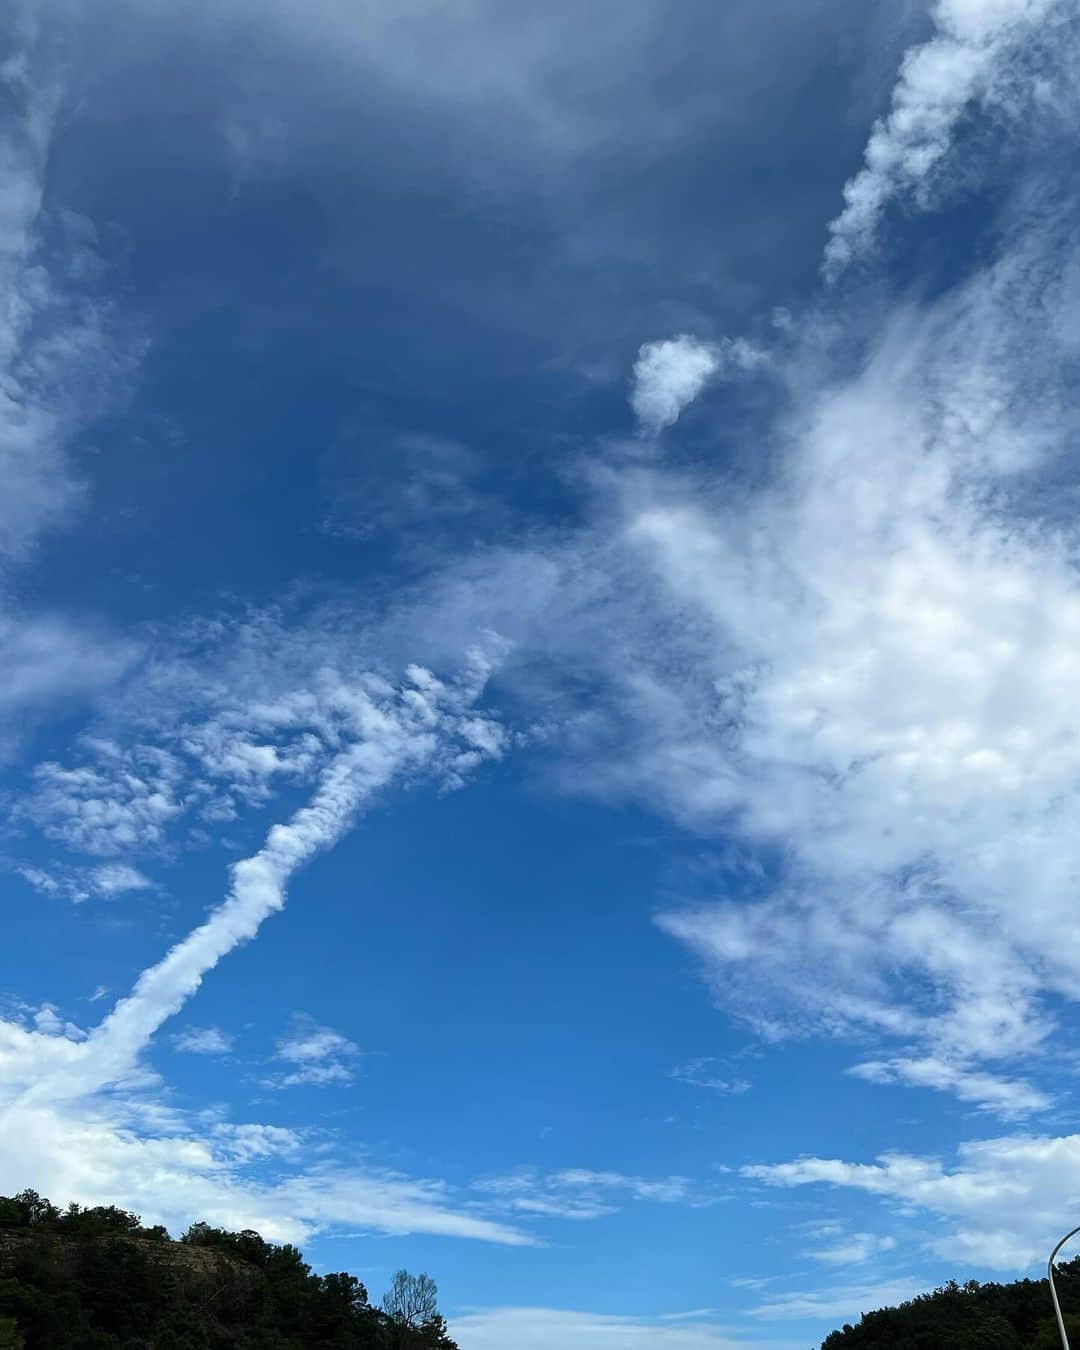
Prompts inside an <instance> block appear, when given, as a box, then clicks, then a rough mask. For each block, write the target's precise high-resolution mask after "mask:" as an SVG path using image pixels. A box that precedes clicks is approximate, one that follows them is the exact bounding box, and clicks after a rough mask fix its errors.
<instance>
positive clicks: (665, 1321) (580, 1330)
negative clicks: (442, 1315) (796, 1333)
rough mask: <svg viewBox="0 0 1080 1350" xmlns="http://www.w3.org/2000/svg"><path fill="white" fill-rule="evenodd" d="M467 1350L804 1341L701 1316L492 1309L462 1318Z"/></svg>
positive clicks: (762, 1345)
mask: <svg viewBox="0 0 1080 1350" xmlns="http://www.w3.org/2000/svg"><path fill="white" fill-rule="evenodd" d="M451 1332H452V1333H453V1336H454V1339H455V1340H456V1341H457V1342H458V1343H459V1345H460V1346H461V1350H503V1347H504V1346H508V1345H512V1346H514V1347H515V1350H550V1347H551V1346H554V1345H558V1346H560V1347H565V1350H638V1348H639V1347H640V1350H645V1348H646V1347H648V1350H750V1347H751V1346H753V1347H755V1350H796V1347H798V1346H801V1345H802V1344H803V1342H802V1341H786V1340H761V1339H759V1338H757V1337H755V1338H754V1339H753V1340H752V1341H750V1340H746V1339H744V1338H742V1337H740V1336H738V1335H737V1333H733V1332H731V1331H729V1330H727V1329H726V1328H724V1327H723V1326H719V1325H716V1324H715V1323H711V1322H709V1321H706V1320H705V1319H704V1317H703V1315H702V1314H701V1313H690V1314H676V1315H674V1316H672V1317H669V1318H663V1317H659V1318H655V1317H624V1316H616V1315H608V1314H604V1313H587V1312H571V1311H566V1310H560V1309H557V1308H486V1309H483V1310H480V1311H476V1312H470V1313H467V1314H466V1315H465V1316H464V1317H456V1318H454V1320H453V1325H452V1326H451Z"/></svg>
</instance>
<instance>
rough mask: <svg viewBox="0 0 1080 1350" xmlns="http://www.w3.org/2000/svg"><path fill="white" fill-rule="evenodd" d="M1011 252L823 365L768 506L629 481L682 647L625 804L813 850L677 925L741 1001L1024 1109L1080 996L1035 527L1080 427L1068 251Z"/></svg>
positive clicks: (1070, 680) (1045, 527) (658, 685)
mask: <svg viewBox="0 0 1080 1350" xmlns="http://www.w3.org/2000/svg"><path fill="white" fill-rule="evenodd" d="M1010 242H1011V243H1012V245H1013V247H1011V248H1010V249H1009V250H1007V251H1006V253H1005V254H1004V256H1003V257H1002V259H1001V260H1000V262H999V263H998V264H997V265H996V266H994V267H992V268H991V269H989V270H988V271H987V272H985V273H980V274H978V275H977V276H976V277H974V278H973V280H972V281H971V282H970V283H968V284H967V285H965V286H964V287H961V288H960V290H959V291H957V292H956V293H954V294H953V295H951V296H949V297H948V298H946V299H944V300H942V301H940V302H939V303H938V304H937V305H936V306H934V307H931V308H930V309H928V310H926V311H924V312H922V313H918V312H910V311H908V312H900V313H897V314H894V315H893V316H892V318H891V319H890V320H889V321H888V322H887V323H886V324H885V326H884V328H883V329H882V331H881V332H880V334H879V335H878V336H877V337H876V338H875V339H874V340H873V341H872V343H871V345H870V349H869V351H868V352H867V353H866V355H865V358H864V360H863V361H862V363H861V366H860V367H859V368H858V370H857V371H856V373H855V374H853V375H848V376H844V377H842V378H839V379H837V380H835V381H826V382H825V383H824V384H820V383H818V384H809V385H806V384H802V383H801V380H802V378H803V377H802V374H801V373H799V374H797V375H796V377H795V379H796V383H795V384H794V386H793V392H794V394H795V400H794V405H795V406H794V411H793V412H792V414H791V415H790V417H789V418H787V419H786V420H785V422H784V423H783V424H782V425H781V427H780V428H779V430H778V437H779V439H780V441H781V444H782V445H783V446H784V447H785V448H784V450H783V451H782V453H781V456H780V459H779V461H778V467H777V469H776V472H775V473H774V475H773V476H772V479H771V481H770V482H769V483H768V484H767V485H766V486H765V487H763V488H761V489H757V490H755V491H754V492H753V493H749V492H747V491H746V490H744V489H739V488H737V487H734V486H733V485H732V484H729V483H722V484H718V485H711V484H709V483H707V482H704V483H703V482H701V481H692V482H687V483H685V484H680V483H679V482H678V481H675V480H673V478H672V475H670V474H664V475H657V474H655V473H648V474H641V473H635V474H631V475H627V476H626V477H625V478H624V480H623V486H622V491H623V507H624V513H625V514H624V521H625V529H626V538H627V539H628V540H629V541H630V542H631V544H632V546H634V547H636V548H637V549H639V550H640V553H641V556H642V557H643V558H644V559H646V560H647V561H648V563H649V565H650V566H651V567H653V568H655V570H656V573H657V575H658V576H659V577H660V578H661V579H662V582H663V585H664V587H665V588H666V592H667V595H668V605H669V607H670V610H671V612H672V613H674V614H678V615H679V617H680V628H679V630H678V631H675V630H673V629H672V627H671V625H670V623H668V622H667V621H666V620H665V622H664V629H663V631H664V635H665V636H664V641H663V646H661V645H660V644H659V643H657V642H654V650H655V651H656V653H657V654H658V655H656V656H653V657H652V658H650V657H649V656H648V655H645V656H644V657H639V656H637V655H636V654H635V658H636V659H635V663H634V665H633V667H632V668H630V669H629V670H623V671H621V672H617V678H618V680H619V686H620V687H621V689H622V696H623V698H624V699H625V705H626V707H627V709H628V710H629V712H630V714H631V715H632V716H633V718H634V719H635V721H636V723H637V726H638V731H637V733H636V746H635V748H634V749H633V751H632V752H631V753H625V752H624V753H623V755H622V756H621V757H620V759H619V760H618V761H617V762H613V764H612V765H611V769H610V773H611V779H610V784H609V786H610V787H611V788H612V789H616V790H617V789H618V788H619V786H620V785H621V786H622V787H624V788H630V789H632V790H637V791H641V792H645V793H646V794H647V795H649V796H650V797H651V798H652V799H653V800H654V801H656V802H659V803H662V804H663V805H665V806H666V807H667V808H669V809H672V810H674V811H676V812H677V813H678V814H679V815H680V816H681V817H683V818H684V819H685V820H687V821H688V822H690V823H692V824H693V825H695V826H696V827H697V828H703V829H709V830H714V829H718V828H721V829H723V830H724V831H725V832H726V833H728V834H735V835H738V836H739V837H740V838H741V839H742V841H743V842H744V843H745V842H756V843H757V844H758V845H759V846H761V847H763V848H767V849H778V850H781V851H782V852H781V856H782V857H783V859H784V864H783V866H782V867H781V869H780V871H779V873H778V874H774V875H773V876H772V877H771V879H770V881H771V892H770V893H769V894H768V895H767V897H766V898H764V899H762V900H761V901H760V902H758V903H751V904H745V903H740V904H734V903H728V904H721V905H717V906H712V907H710V906H705V907H702V908H697V909H693V910H683V911H678V912H671V913H668V914H666V915H663V916H661V918H660V922H661V924H662V926H663V927H665V928H666V929H667V931H669V932H671V933H672V934H674V935H676V936H678V937H679V938H680V939H682V940H683V941H685V942H687V943H688V944H690V945H691V946H693V947H694V949H695V950H696V951H697V952H698V953H699V954H700V955H701V956H702V957H703V958H704V960H705V962H706V965H707V967H708V969H709V970H710V972H711V973H712V975H713V976H714V978H715V983H716V987H717V990H718V992H719V993H720V994H721V996H722V998H723V999H724V1000H725V1002H727V1003H728V1004H729V1005H734V1006H741V1007H743V1009H744V1010H745V1011H748V1012H749V1013H750V1015H751V1016H754V1017H756V1018H757V1020H758V1024H759V1025H760V1026H761V1027H762V1028H763V1029H766V1030H776V1029H778V1028H779V1027H780V1026H782V1025H783V1024H784V1023H785V1021H787V1024H788V1025H789V1026H790V1025H797V1024H799V1022H800V1019H803V1018H805V1017H807V1016H809V1018H810V1019H811V1020H812V1021H813V1020H816V1021H817V1024H818V1025H820V1026H825V1027H829V1028H832V1029H835V1030H839V1029H841V1028H844V1027H847V1028H851V1027H852V1026H855V1025H858V1026H861V1027H862V1028H863V1029H871V1030H876V1031H880V1032H885V1033H888V1034H890V1035H894V1036H898V1037H902V1038H907V1039H913V1040H915V1041H917V1042H919V1043H920V1044H921V1046H922V1047H923V1048H922V1049H921V1050H920V1051H919V1052H918V1053H916V1054H911V1055H906V1056H905V1057H904V1062H903V1063H900V1062H897V1063H894V1064H893V1065H892V1068H891V1069H889V1070H887V1071H886V1070H884V1069H882V1070H880V1071H878V1076H879V1077H883V1076H886V1073H887V1074H888V1076H892V1077H894V1078H895V1079H897V1080H904V1081H908V1082H913V1081H921V1082H923V1083H925V1084H926V1085H927V1086H933V1087H938V1088H951V1089H952V1090H955V1091H957V1092H958V1093H959V1095H961V1096H962V1097H964V1098H965V1099H967V1100H971V1101H975V1102H978V1103H980V1104H982V1105H984V1106H986V1107H989V1108H992V1109H998V1108H1000V1109H1002V1110H1004V1111H1012V1112H1015V1111H1019V1110H1024V1109H1027V1110H1032V1109H1037V1108H1038V1107H1040V1106H1042V1105H1045V1104H1046V1101H1047V1096H1046V1094H1044V1093H1041V1092H1039V1091H1038V1090H1037V1089H1034V1088H1030V1087H1027V1086H1024V1085H1023V1084H1021V1083H1019V1082H1018V1081H1016V1080H1015V1079H1012V1078H1011V1077H1009V1076H1008V1075H1006V1076H1005V1077H1004V1078H1001V1077H1000V1076H999V1078H998V1079H997V1080H995V1081H992V1080H991V1079H990V1078H988V1077H980V1076H979V1073H978V1072H977V1067H978V1062H979V1061H986V1060H999V1061H1000V1060H1007V1059H1008V1058H1009V1057H1010V1056H1016V1055H1020V1054H1026V1053H1029V1052H1031V1051H1032V1050H1034V1049H1036V1048H1037V1047H1038V1046H1039V1045H1040V1044H1041V1043H1042V1042H1043V1040H1044V1038H1045V1036H1046V1035H1047V1033H1048V1031H1049V1029H1050V1028H1051V1026H1052V1025H1053V1018H1052V1017H1051V1015H1050V1014H1049V1013H1048V1012H1047V1010H1046V1005H1045V1002H1044V996H1045V995H1046V994H1048V993H1049V994H1063V995H1065V996H1067V997H1074V996H1075V994H1076V993H1077V991H1078V990H1080V947H1077V946H1076V944H1074V943H1073V941H1072V939H1071V937H1070V933H1071V931H1072V928H1071V925H1070V923H1069V920H1068V913H1069V907H1070V905H1071V897H1072V894H1073V891H1074V889H1075V882H1076V879H1077V876H1078V875H1080V854H1078V853H1077V849H1076V844H1075V840H1076V838H1077V837H1078V836H1077V834H1076V823H1077V816H1078V813H1080V798H1078V797H1077V794H1076V791H1075V783H1076V782H1077V781H1078V777H1077V775H1078V771H1080V758H1078V755H1080V751H1078V750H1077V746H1078V744H1080V742H1078V740H1077V733H1076V727H1075V719H1074V714H1073V706H1072V699H1071V694H1070V690H1072V689H1073V688H1074V687H1075V685H1076V683H1077V681H1078V679H1080V666H1078V665H1077V660H1076V652H1077V650H1080V646H1078V637H1080V589H1078V587H1077V583H1076V577H1075V572H1074V569H1073V565H1072V562H1071V556H1072V549H1073V547H1074V545H1073V541H1072V539H1071V536H1070V534H1069V531H1068V526H1063V525H1061V524H1059V523H1057V522H1055V521H1054V520H1047V519H1045V518H1043V517H1040V516H1036V515H1035V514H1033V513H1032V511H1031V510H1030V503H1031V500H1032V498H1033V496H1034V495H1035V492H1034V488H1035V485H1037V483H1038V480H1039V475H1040V473H1041V472H1043V471H1044V470H1045V468H1046V466H1047V465H1050V464H1053V463H1054V462H1055V460H1056V458H1057V456H1058V455H1059V454H1061V453H1062V451H1063V449H1064V447H1065V446H1066V445H1067V443H1068V441H1069V437H1070V436H1071V428H1072V425H1073V418H1072V415H1071V413H1070V411H1069V404H1068V396H1067V389H1066V386H1065V384H1064V383H1063V382H1062V381H1061V379H1060V377H1059V375H1058V373H1057V372H1058V369H1059V366H1060V363H1061V362H1062V361H1063V360H1067V359H1068V353H1069V350H1070V347H1069V343H1070V342H1071V341H1072V339H1071V338H1066V340H1065V341H1064V342H1062V341H1061V339H1060V334H1061V333H1062V332H1063V331H1065V326H1064V309H1065V307H1066V306H1067V305H1068V303H1069V294H1068V287H1067V285H1064V286H1063V285H1062V284H1061V281H1060V263H1061V253H1060V247H1061V242H1062V241H1061V236H1060V234H1059V232H1058V229H1057V226H1056V225H1055V223H1054V222H1053V221H1050V222H1049V223H1048V224H1047V226H1046V227H1045V229H1044V230H1043V231H1040V232H1037V237H1032V238H1030V239H1028V240H1027V242H1025V243H1023V244H1021V243H1018V242H1016V241H1015V240H1013V241H1010ZM1010 502H1011V504H1012V505H1011V509H1010V505H1009V504H1010ZM644 593H645V592H644V591H643V592H642V594H644ZM659 622H660V620H657V623H658V624H659ZM644 648H645V644H644V642H643V643H642V649H643V650H644ZM624 650H625V648H624ZM625 746H626V741H625V739H624V751H625ZM824 972H828V974H827V975H826V974H825V973H824ZM890 1058H891V1057H890Z"/></svg>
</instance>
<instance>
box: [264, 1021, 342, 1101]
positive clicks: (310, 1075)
mask: <svg viewBox="0 0 1080 1350" xmlns="http://www.w3.org/2000/svg"><path fill="white" fill-rule="evenodd" d="M360 1053H361V1052H360V1047H359V1046H358V1045H356V1044H355V1043H354V1042H352V1041H350V1040H349V1038H348V1037H347V1036H343V1035H342V1034H341V1032H340V1031H334V1029H333V1028H332V1027H323V1026H319V1024H318V1023H317V1022H315V1021H314V1020H313V1019H312V1018H310V1017H308V1016H307V1015H306V1014H304V1013H297V1014H295V1015H294V1017H293V1022H292V1027H291V1029H290V1031H289V1033H288V1035H286V1036H283V1037H282V1039H281V1040H280V1041H278V1044H277V1052H276V1055H275V1058H277V1059H279V1060H282V1061H284V1063H285V1064H287V1065H289V1066H290V1067H289V1068H288V1069H287V1070H286V1071H285V1072H284V1073H281V1074H276V1075H273V1076H272V1077H270V1078H268V1079H266V1080H265V1082H266V1085H267V1086H268V1087H274V1088H291V1087H305V1086H306V1087H326V1086H327V1085H329V1084H331V1083H340V1084H343V1085H344V1084H348V1083H351V1082H352V1081H353V1079H354V1077H355V1076H356V1059H357V1058H358V1056H359V1055H360Z"/></svg>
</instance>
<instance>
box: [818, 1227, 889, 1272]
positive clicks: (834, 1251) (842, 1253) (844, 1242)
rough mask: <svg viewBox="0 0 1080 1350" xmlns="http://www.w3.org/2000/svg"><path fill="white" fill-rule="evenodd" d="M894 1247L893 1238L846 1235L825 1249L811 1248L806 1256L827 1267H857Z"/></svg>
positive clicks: (866, 1234) (865, 1234)
mask: <svg viewBox="0 0 1080 1350" xmlns="http://www.w3.org/2000/svg"><path fill="white" fill-rule="evenodd" d="M895 1246H896V1239H895V1238H894V1237H889V1236H884V1237H880V1236H878V1234H876V1233H847V1234H844V1235H843V1236H842V1237H841V1238H840V1239H839V1240H838V1241H836V1242H832V1243H830V1244H828V1245H827V1246H825V1247H814V1248H811V1249H810V1250H809V1251H808V1252H807V1253H806V1254H807V1256H809V1257H811V1259H812V1260H814V1261H822V1262H824V1264H825V1265H828V1266H857V1265H861V1264H862V1263H863V1262H864V1261H869V1260H870V1259H871V1258H872V1257H875V1256H880V1255H881V1253H882V1252H891V1251H892V1250H893V1249H894V1248H895Z"/></svg>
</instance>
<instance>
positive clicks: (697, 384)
mask: <svg viewBox="0 0 1080 1350" xmlns="http://www.w3.org/2000/svg"><path fill="white" fill-rule="evenodd" d="M766 359H767V358H766V356H765V353H764V352H762V351H761V350H760V349H759V348H757V347H754V346H753V345H752V344H751V343H749V342H747V341H745V339H743V338H736V339H731V338H724V339H723V340H722V341H720V342H702V341H700V340H699V339H698V338H695V337H691V336H690V335H689V334H687V333H680V334H679V335H678V336H677V337H673V338H667V339H665V340H663V341H660V342H647V343H645V344H644V346H642V348H641V350H640V351H639V352H638V356H637V360H636V361H635V363H634V380H633V387H632V389H631V391H630V404H631V407H632V408H633V410H634V414H635V416H636V417H637V419H638V421H639V422H640V423H641V426H642V428H643V430H644V431H645V432H646V433H648V434H649V435H656V434H658V433H659V432H661V431H663V430H664V428H665V427H670V426H672V425H673V424H674V423H675V422H677V421H678V419H679V414H680V413H681V412H682V410H683V409H684V408H685V407H686V406H687V404H689V403H692V402H693V401H694V399H696V398H697V396H698V395H699V394H700V393H701V391H702V390H703V389H704V388H705V386H706V384H708V382H709V381H710V380H711V379H713V378H714V377H715V376H717V375H722V374H726V373H734V372H738V371H749V370H753V369H754V368H755V367H756V366H759V365H761V364H762V363H763V362H764V361H765V360H766Z"/></svg>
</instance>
